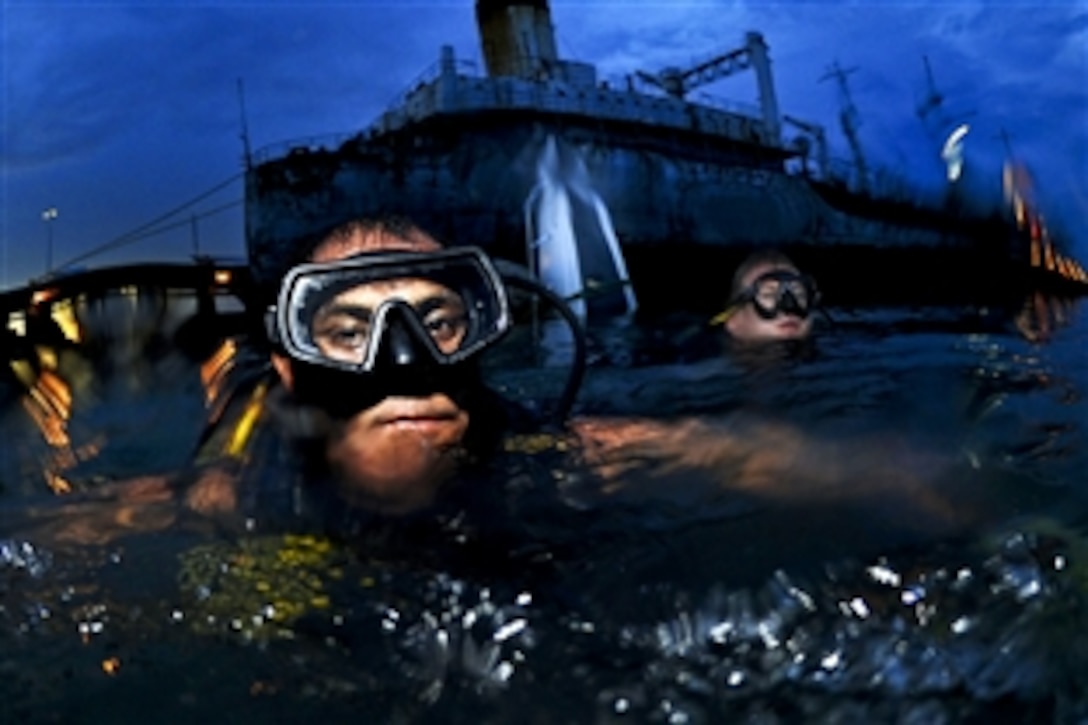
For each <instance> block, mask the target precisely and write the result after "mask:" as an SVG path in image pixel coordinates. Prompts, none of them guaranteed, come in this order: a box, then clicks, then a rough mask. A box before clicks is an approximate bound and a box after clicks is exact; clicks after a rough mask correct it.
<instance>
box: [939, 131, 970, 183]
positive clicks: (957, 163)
mask: <svg viewBox="0 0 1088 725" xmlns="http://www.w3.org/2000/svg"><path fill="white" fill-rule="evenodd" d="M970 130H971V127H970V126H968V125H967V124H966V123H963V124H960V125H959V126H958V127H957V128H956V130H955V131H953V132H952V133H950V134H949V135H948V139H947V140H946V141H945V142H944V147H943V148H942V149H941V158H942V159H944V163H945V165H946V166H947V167H948V180H949V181H956V180H957V179H959V178H960V175H962V174H963V138H964V137H965V136H966V135H967V132H968V131H970Z"/></svg>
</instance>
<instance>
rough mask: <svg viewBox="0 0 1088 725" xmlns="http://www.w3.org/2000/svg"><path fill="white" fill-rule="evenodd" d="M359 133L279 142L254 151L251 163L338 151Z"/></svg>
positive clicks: (305, 137)
mask: <svg viewBox="0 0 1088 725" xmlns="http://www.w3.org/2000/svg"><path fill="white" fill-rule="evenodd" d="M357 135H358V132H357V131H355V132H340V133H327V134H321V135H318V136H302V137H299V138H293V139H290V140H288V141H277V142H276V143H273V144H269V145H267V146H262V147H261V148H259V149H257V150H256V151H254V152H253V153H252V155H251V161H252V163H254V164H262V163H264V162H265V161H268V160H269V159H273V158H278V157H280V156H286V155H287V154H289V153H291V152H294V151H320V150H323V149H329V150H331V149H336V148H339V147H340V146H342V145H343V144H344V142H346V141H347V140H348V139H350V138H352V137H353V136H357Z"/></svg>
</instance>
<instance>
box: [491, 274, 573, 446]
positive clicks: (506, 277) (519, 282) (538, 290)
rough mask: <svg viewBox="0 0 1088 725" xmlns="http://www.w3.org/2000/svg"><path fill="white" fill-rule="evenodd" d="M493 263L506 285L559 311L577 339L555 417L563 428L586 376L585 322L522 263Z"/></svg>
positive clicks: (555, 420)
mask: <svg viewBox="0 0 1088 725" xmlns="http://www.w3.org/2000/svg"><path fill="white" fill-rule="evenodd" d="M493 261H494V264H495V268H496V269H497V270H498V271H499V275H500V276H501V277H502V280H503V282H506V283H507V284H508V285H510V286H512V287H518V288H520V289H522V290H525V291H526V292H530V293H532V294H534V295H536V296H538V297H540V298H541V299H542V300H544V301H545V302H547V303H548V304H549V305H551V306H552V307H553V308H555V310H556V312H558V313H559V315H560V316H561V317H562V318H563V321H564V322H566V323H567V326H568V327H570V331H571V335H572V337H573V340H574V360H573V361H572V362H571V366H570V372H569V373H568V374H567V382H566V384H565V385H564V386H563V393H562V394H561V395H560V396H559V401H558V402H557V403H556V406H555V411H554V414H553V415H554V422H555V423H556V425H562V424H563V423H565V422H566V420H567V417H568V416H569V415H570V411H571V409H572V408H573V407H574V401H575V399H576V398H577V397H578V391H579V389H580V388H581V387H582V380H583V379H584V378H585V373H586V357H587V354H588V353H587V348H588V344H587V342H586V333H585V329H584V328H583V327H582V321H581V320H579V319H578V316H577V315H575V314H574V311H573V310H572V309H571V308H570V305H568V304H567V302H566V300H564V299H563V298H562V297H560V296H559V295H557V294H556V293H555V292H553V291H552V290H550V289H548V288H547V287H546V286H544V285H543V284H541V283H540V282H539V281H538V280H537V279H536V278H535V277H533V276H532V274H531V273H530V272H529V270H528V269H526V268H525V267H523V266H521V265H520V264H516V263H514V262H510V261H508V260H505V259H496V260H493Z"/></svg>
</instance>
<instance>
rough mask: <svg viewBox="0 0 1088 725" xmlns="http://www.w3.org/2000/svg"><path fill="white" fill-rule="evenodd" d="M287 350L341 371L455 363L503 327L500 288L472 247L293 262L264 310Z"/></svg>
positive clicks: (505, 309) (505, 308) (505, 315)
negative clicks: (293, 264)
mask: <svg viewBox="0 0 1088 725" xmlns="http://www.w3.org/2000/svg"><path fill="white" fill-rule="evenodd" d="M266 324H267V327H268V333H269V336H270V338H271V340H272V342H273V343H275V344H278V345H279V346H281V347H282V349H283V350H284V352H286V353H287V355H289V356H290V357H291V358H293V359H295V360H297V361H300V362H303V363H308V364H311V365H315V366H319V367H323V368H331V369H334V370H339V371H343V372H348V373H371V372H375V371H377V370H379V369H380V368H385V367H389V368H394V367H410V366H431V367H434V366H437V367H444V366H453V365H456V364H457V363H460V362H464V361H466V360H468V359H469V358H471V357H473V356H474V355H476V354H477V353H479V352H480V351H482V350H483V349H484V348H486V347H488V346H490V345H492V344H493V343H495V342H496V341H498V339H499V338H500V337H502V336H503V334H505V333H506V331H507V330H508V329H509V327H510V312H509V303H508V301H507V295H506V288H505V286H504V284H503V282H502V279H501V278H500V277H499V274H498V272H497V271H496V270H495V267H494V265H493V264H492V263H491V260H490V259H489V258H488V257H487V255H486V254H484V252H483V251H482V250H480V249H478V248H476V247H458V248H455V249H449V250H444V251H440V252H402V251H396V252H377V253H375V252H368V253H363V254H359V255H356V256H354V257H349V258H346V259H341V260H336V261H333V262H315V263H308V264H302V265H299V266H297V267H295V268H293V269H292V270H291V271H290V272H288V274H287V275H286V277H285V278H284V280H283V282H282V284H281V286H280V291H279V296H278V298H277V301H276V305H275V307H273V308H271V309H270V310H269V312H268V316H267V319H266Z"/></svg>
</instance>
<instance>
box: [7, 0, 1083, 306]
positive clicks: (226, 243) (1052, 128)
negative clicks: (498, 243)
mask: <svg viewBox="0 0 1088 725" xmlns="http://www.w3.org/2000/svg"><path fill="white" fill-rule="evenodd" d="M552 19H553V22H554V25H555V28H556V33H557V36H558V40H559V49H560V54H561V55H562V56H564V57H566V58H569V59H575V60H584V61H589V62H593V63H595V64H596V65H597V66H598V72H599V74H600V75H601V77H602V78H620V77H622V76H623V75H624V74H626V73H630V72H633V71H634V70H636V69H643V70H649V71H654V70H659V69H661V68H662V67H665V66H669V65H674V66H681V67H683V66H686V65H689V64H692V63H694V62H697V61H700V60H704V59H706V58H708V57H710V56H713V55H715V54H717V53H720V52H725V51H727V50H730V49H732V48H735V47H738V46H739V45H740V44H741V42H742V38H743V35H744V33H745V32H746V31H748V30H753V29H754V30H758V31H760V32H762V33H763V35H764V37H765V39H766V41H767V43H768V45H769V46H770V53H771V59H772V64H773V65H772V68H773V71H774V74H775V80H776V84H777V91H778V99H779V104H780V106H781V109H782V111H783V112H785V113H788V114H790V115H793V116H797V117H801V118H804V119H809V120H813V121H816V122H819V123H822V124H824V125H825V126H826V127H827V129H828V131H829V134H830V139H831V143H832V153H833V155H834V156H839V157H843V158H845V157H846V156H847V147H846V143H845V140H844V139H843V136H842V134H841V132H840V131H839V128H838V125H837V122H836V113H837V108H838V106H837V104H838V97H837V94H836V89H835V86H834V85H833V84H832V83H830V82H821V81H820V78H821V77H822V76H823V75H824V73H825V71H826V69H827V68H828V66H829V65H830V64H831V63H832V62H835V61H838V62H839V64H840V65H842V66H843V67H844V68H853V69H855V70H854V71H853V72H852V73H851V74H850V76H849V81H850V85H851V90H852V94H853V100H854V104H855V106H856V107H857V109H858V112H859V114H860V118H861V122H862V125H861V140H862V142H863V144H864V146H865V150H866V153H867V155H868V157H869V159H870V162H871V163H875V164H884V165H887V166H890V167H894V168H896V169H897V170H899V171H901V172H902V173H903V174H904V175H906V176H907V177H909V178H910V179H911V180H912V181H913V182H914V183H916V184H918V185H920V186H929V187H933V186H934V185H939V184H940V183H941V174H942V168H941V165H940V162H939V158H938V155H937V154H938V147H939V140H938V139H937V137H936V135H935V134H934V129H930V130H927V129H926V127H925V125H924V124H923V123H922V122H921V120H920V119H919V118H918V116H917V115H916V113H915V108H916V105H917V104H918V103H919V102H920V101H921V100H922V99H923V98H924V96H925V92H926V77H925V70H924V66H923V61H922V58H923V56H927V57H928V58H929V61H930V64H931V66H932V69H933V73H934V79H935V82H936V85H937V87H938V89H939V90H940V92H941V93H942V94H943V95H944V97H945V102H944V104H943V107H942V112H943V113H945V114H947V118H946V119H945V120H946V121H947V122H948V123H951V122H952V121H953V120H955V119H957V118H960V117H962V118H965V119H966V120H967V121H968V122H970V123H971V124H972V131H971V133H970V134H969V135H968V137H967V151H968V153H969V158H970V159H972V162H973V163H974V164H975V167H974V168H975V169H976V170H977V171H978V172H979V173H981V174H984V175H993V174H997V173H998V171H999V168H1000V162H1001V160H1002V157H1003V154H1004V150H1003V149H1004V144H1003V142H1002V141H1001V139H1000V136H999V135H1000V133H1001V132H1002V131H1004V132H1005V133H1007V135H1008V140H1009V143H1010V145H1011V148H1012V150H1013V152H1014V153H1015V154H1016V156H1017V157H1019V158H1021V159H1023V160H1024V162H1025V163H1027V165H1028V166H1029V168H1030V169H1031V171H1032V173H1033V175H1034V177H1035V180H1036V184H1037V191H1038V194H1039V197H1040V199H1041V204H1042V206H1043V209H1044V211H1045V213H1046V215H1047V217H1048V219H1049V220H1050V221H1051V224H1052V225H1057V226H1062V227H1065V228H1067V229H1068V231H1069V233H1070V235H1071V237H1072V239H1073V245H1072V248H1071V251H1072V252H1073V253H1074V254H1075V255H1076V256H1077V257H1078V258H1079V259H1080V260H1081V261H1082V262H1085V263H1086V264H1088V0H1063V1H1061V2H1059V1H1057V0H1054V1H1045V0H1033V1H1032V0H999V1H996V2H984V1H983V0H952V1H951V2H939V1H932V2H931V1H928V0H911V1H910V2H905V1H903V0H885V1H878V0H867V1H862V2H856V1H855V2H830V1H827V0H809V1H798V2H779V3H771V2H767V1H765V0H700V1H696V2H691V1H686V0H672V1H666V0H658V1H656V2H640V1H638V0H582V1H581V2H578V1H576V0H553V2H552ZM0 42H2V49H0V77H2V79H3V84H2V85H3V96H2V100H0V132H2V134H0V156H2V158H3V179H2V184H0V287H9V286H13V285H15V284H21V283H22V282H24V281H25V280H26V279H27V278H28V277H31V276H34V275H38V274H41V273H42V272H43V271H44V270H45V266H46V259H47V255H48V251H47V248H48V246H49V245H48V240H49V237H50V234H51V236H52V240H53V261H54V264H55V265H59V264H61V263H63V262H66V261H68V260H71V259H72V258H74V257H76V256H77V255H79V254H80V253H82V252H83V251H85V250H87V249H90V248H92V247H96V246H98V245H102V244H104V243H107V242H110V241H111V240H115V239H118V238H119V237H121V236H122V235H125V234H127V233H129V232H132V231H133V230H136V229H139V228H141V227H142V226H144V225H147V224H149V223H150V222H153V221H154V220H156V219H158V218H160V217H164V216H166V215H167V213H168V212H170V211H172V210H174V209H176V208H178V207H179V206H182V205H184V204H185V203H186V202H187V201H189V200H191V199H194V198H196V197H198V196H201V195H203V194H205V192H209V191H210V190H212V189H214V188H216V187H219V186H222V188H221V189H220V190H219V191H217V192H215V193H211V194H209V195H208V196H207V198H204V199H203V200H202V201H201V202H200V204H198V205H197V206H195V207H193V208H192V209H190V210H186V211H185V212H184V213H183V214H180V215H176V216H172V217H170V218H169V219H168V220H167V221H169V222H174V223H175V226H174V228H173V229H171V230H169V231H166V232H163V233H160V234H155V235H153V236H149V237H147V238H145V239H142V240H141V241H139V242H137V243H133V244H131V245H125V246H121V247H119V248H118V249H117V250H115V251H114V252H112V253H110V254H107V255H103V256H100V257H96V258H94V259H92V260H90V261H89V262H88V264H90V265H96V266H97V265H102V264H109V263H116V262H123V261H129V260H133V259H182V258H184V257H185V256H186V255H189V254H191V253H192V252H193V251H194V249H196V248H197V247H199V251H201V252H204V253H214V254H220V255H233V256H241V255H242V254H243V250H244V247H243V240H242V229H243V227H242V211H241V206H240V204H239V202H240V199H241V182H240V180H239V179H238V178H237V177H238V175H239V174H240V173H241V170H242V169H241V157H242V142H241V140H240V128H241V124H240V118H241V113H240V108H239V93H238V81H239V79H242V82H243V84H244V91H245V94H244V95H245V106H246V110H247V118H248V129H249V135H250V139H251V143H252V145H253V147H254V148H259V147H261V146H264V145H267V144H272V143H275V142H279V141H285V140H288V139H293V138H300V137H307V136H318V135H324V134H332V133H340V132H350V131H353V130H356V129H358V128H361V127H363V126H365V125H366V124H367V123H368V122H370V121H371V120H373V119H374V118H375V117H376V116H377V115H379V114H380V112H381V111H382V110H383V109H384V108H385V107H386V106H387V105H388V104H389V103H390V102H391V101H392V100H393V99H394V98H395V97H396V96H397V94H399V93H400V92H401V91H403V90H405V89H406V88H407V87H409V86H410V84H411V82H412V81H413V79H415V78H416V77H417V76H418V75H419V74H420V73H421V72H423V71H424V70H425V69H426V68H428V67H429V66H431V65H432V64H433V63H435V62H436V61H437V59H438V53H439V47H440V46H441V45H442V44H444V43H446V44H450V45H452V46H453V47H454V49H455V51H456V54H457V55H458V57H459V58H463V59H469V60H477V61H479V57H480V51H479V47H478V42H477V39H476V33H475V23H474V14H473V0H441V1H440V0H406V1H402V2H393V1H392V0H386V1H385V2H377V1H374V0H354V1H352V0H342V1H341V2H335V3H322V2H315V3H302V2H276V1H273V0H260V1H252V2H250V1H246V0H234V1H233V2H210V1H205V2H198V3H190V2H183V1H182V0H174V1H169V0H154V1H152V0H144V1H141V2H134V1H133V0H113V1H111V2H71V1H69V2H54V1H52V0H33V1H27V2H20V1H16V0H0ZM700 93H703V94H706V95H707V96H710V97H713V98H716V99H719V100H727V101H736V102H739V103H743V104H750V105H754V104H755V101H756V95H755V86H754V81H753V80H752V79H751V76H750V75H749V74H743V75H742V76H740V77H736V78H732V77H731V78H727V79H724V80H722V81H720V82H718V83H716V84H714V85H709V86H705V87H703V88H701V89H699V91H698V92H697V93H696V96H698V95H699V94H700ZM929 118H930V120H931V121H934V120H935V119H936V116H935V115H931V116H930V117H929ZM931 125H933V124H931ZM995 178H996V177H995ZM51 207H55V208H56V209H57V212H58V213H57V217H56V219H54V220H52V221H51V222H48V223H47V222H45V221H43V220H42V212H43V210H45V209H47V208H51ZM194 216H195V217H196V218H194Z"/></svg>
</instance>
